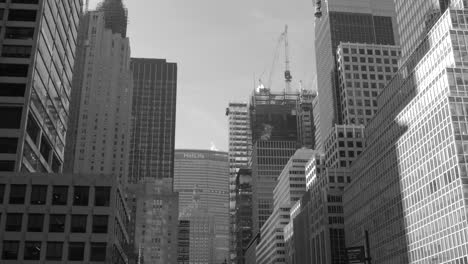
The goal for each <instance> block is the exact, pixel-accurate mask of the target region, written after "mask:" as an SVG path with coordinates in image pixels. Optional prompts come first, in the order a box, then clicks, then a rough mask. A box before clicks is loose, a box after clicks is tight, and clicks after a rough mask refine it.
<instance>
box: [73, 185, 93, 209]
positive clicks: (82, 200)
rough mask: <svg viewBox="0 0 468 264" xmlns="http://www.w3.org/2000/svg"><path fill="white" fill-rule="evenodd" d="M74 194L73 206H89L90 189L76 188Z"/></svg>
mask: <svg viewBox="0 0 468 264" xmlns="http://www.w3.org/2000/svg"><path fill="white" fill-rule="evenodd" d="M73 188H74V193H73V205H81V206H87V205H88V200H89V199H88V198H89V187H87V186H75V187H73Z"/></svg>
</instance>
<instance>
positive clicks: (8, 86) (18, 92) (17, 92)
mask: <svg viewBox="0 0 468 264" xmlns="http://www.w3.org/2000/svg"><path fill="white" fill-rule="evenodd" d="M25 90H26V84H24V83H0V96H9V97H23V96H24V91H25Z"/></svg>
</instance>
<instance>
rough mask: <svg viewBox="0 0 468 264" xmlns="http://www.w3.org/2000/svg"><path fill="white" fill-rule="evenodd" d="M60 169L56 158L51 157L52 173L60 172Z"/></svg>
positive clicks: (54, 156) (59, 163) (60, 163)
mask: <svg viewBox="0 0 468 264" xmlns="http://www.w3.org/2000/svg"><path fill="white" fill-rule="evenodd" d="M61 167H62V162H60V160H59V159H58V158H57V156H56V155H55V154H54V155H53V156H52V171H53V172H57V173H58V172H60V168H61Z"/></svg>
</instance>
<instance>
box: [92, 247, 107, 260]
mask: <svg viewBox="0 0 468 264" xmlns="http://www.w3.org/2000/svg"><path fill="white" fill-rule="evenodd" d="M106 248H107V244H106V243H91V254H90V258H89V260H90V261H105V260H106Z"/></svg>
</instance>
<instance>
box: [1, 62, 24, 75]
mask: <svg viewBox="0 0 468 264" xmlns="http://www.w3.org/2000/svg"><path fill="white" fill-rule="evenodd" d="M28 70H29V65H28V64H12V63H0V76H6V77H27V76H28Z"/></svg>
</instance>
